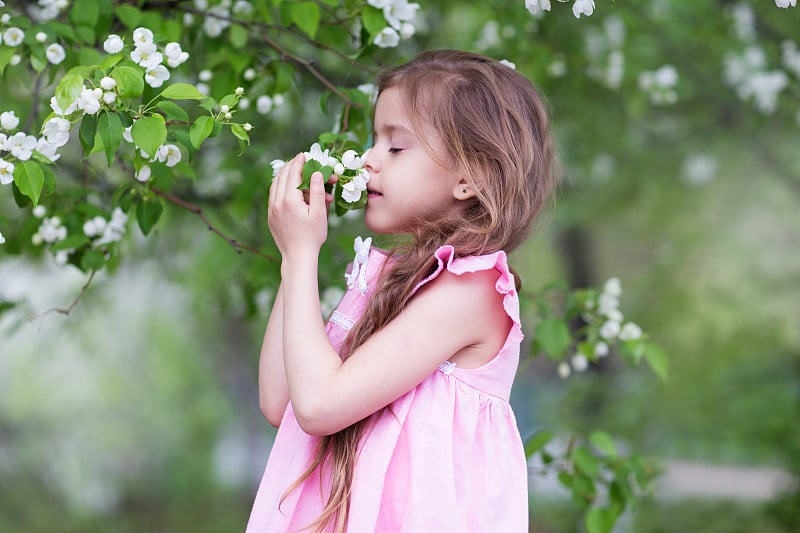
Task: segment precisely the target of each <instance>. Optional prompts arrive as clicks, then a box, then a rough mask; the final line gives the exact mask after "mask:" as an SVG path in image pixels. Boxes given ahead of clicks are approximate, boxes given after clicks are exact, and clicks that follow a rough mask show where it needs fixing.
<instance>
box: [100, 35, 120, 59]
mask: <svg viewBox="0 0 800 533" xmlns="http://www.w3.org/2000/svg"><path fill="white" fill-rule="evenodd" d="M124 47H125V43H123V42H122V37H120V36H119V35H117V34H116V33H112V34H111V35H109V36H108V37H107V38H106V40H105V41H103V50H105V51H106V53H109V54H118V53H119V52H122V49H123V48H124Z"/></svg>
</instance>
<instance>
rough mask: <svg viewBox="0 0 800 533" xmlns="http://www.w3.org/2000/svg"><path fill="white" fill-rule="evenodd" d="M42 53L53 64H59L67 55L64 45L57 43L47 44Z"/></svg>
mask: <svg viewBox="0 0 800 533" xmlns="http://www.w3.org/2000/svg"><path fill="white" fill-rule="evenodd" d="M44 55H45V56H46V57H47V60H48V61H49V62H50V63H52V64H54V65H58V64H60V63H61V62H62V61H64V59H66V57H67V53H66V52H65V51H64V47H63V46H61V45H60V44H58V43H53V44H51V45H50V46H48V47H47V49H45V51H44Z"/></svg>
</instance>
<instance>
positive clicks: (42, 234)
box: [34, 216, 67, 244]
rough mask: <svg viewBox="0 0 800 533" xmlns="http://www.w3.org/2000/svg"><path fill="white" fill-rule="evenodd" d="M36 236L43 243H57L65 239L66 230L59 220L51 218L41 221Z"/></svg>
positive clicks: (54, 217) (55, 217)
mask: <svg viewBox="0 0 800 533" xmlns="http://www.w3.org/2000/svg"><path fill="white" fill-rule="evenodd" d="M36 234H37V235H39V238H40V239H41V240H42V241H44V242H58V241H63V240H64V239H66V238H67V228H65V227H64V226H62V225H61V219H60V218H58V217H57V216H52V217H50V218H45V219H44V220H42V223H41V224H40V225H39V231H37V232H36ZM34 237H35V235H34ZM34 244H36V243H34Z"/></svg>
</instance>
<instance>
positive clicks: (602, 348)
mask: <svg viewBox="0 0 800 533" xmlns="http://www.w3.org/2000/svg"><path fill="white" fill-rule="evenodd" d="M594 354H595V355H596V356H597V357H605V356H607V355H608V344H606V343H604V342H603V341H600V342H598V343H597V344H595V345H594Z"/></svg>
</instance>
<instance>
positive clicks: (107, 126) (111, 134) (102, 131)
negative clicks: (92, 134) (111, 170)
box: [97, 111, 125, 166]
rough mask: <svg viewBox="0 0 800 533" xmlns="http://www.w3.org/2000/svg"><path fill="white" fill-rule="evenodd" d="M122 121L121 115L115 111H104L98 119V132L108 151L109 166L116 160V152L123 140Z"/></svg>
mask: <svg viewBox="0 0 800 533" xmlns="http://www.w3.org/2000/svg"><path fill="white" fill-rule="evenodd" d="M123 129H125V128H123V127H122V121H120V119H119V115H117V114H116V113H113V112H109V111H104V112H102V113H101V114H100V118H99V119H98V121H97V133H98V134H99V135H100V138H101V139H102V140H103V148H104V149H105V151H106V161H108V166H111V163H112V162H113V161H114V154H115V153H116V152H117V148H119V143H120V141H122V130H123Z"/></svg>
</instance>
